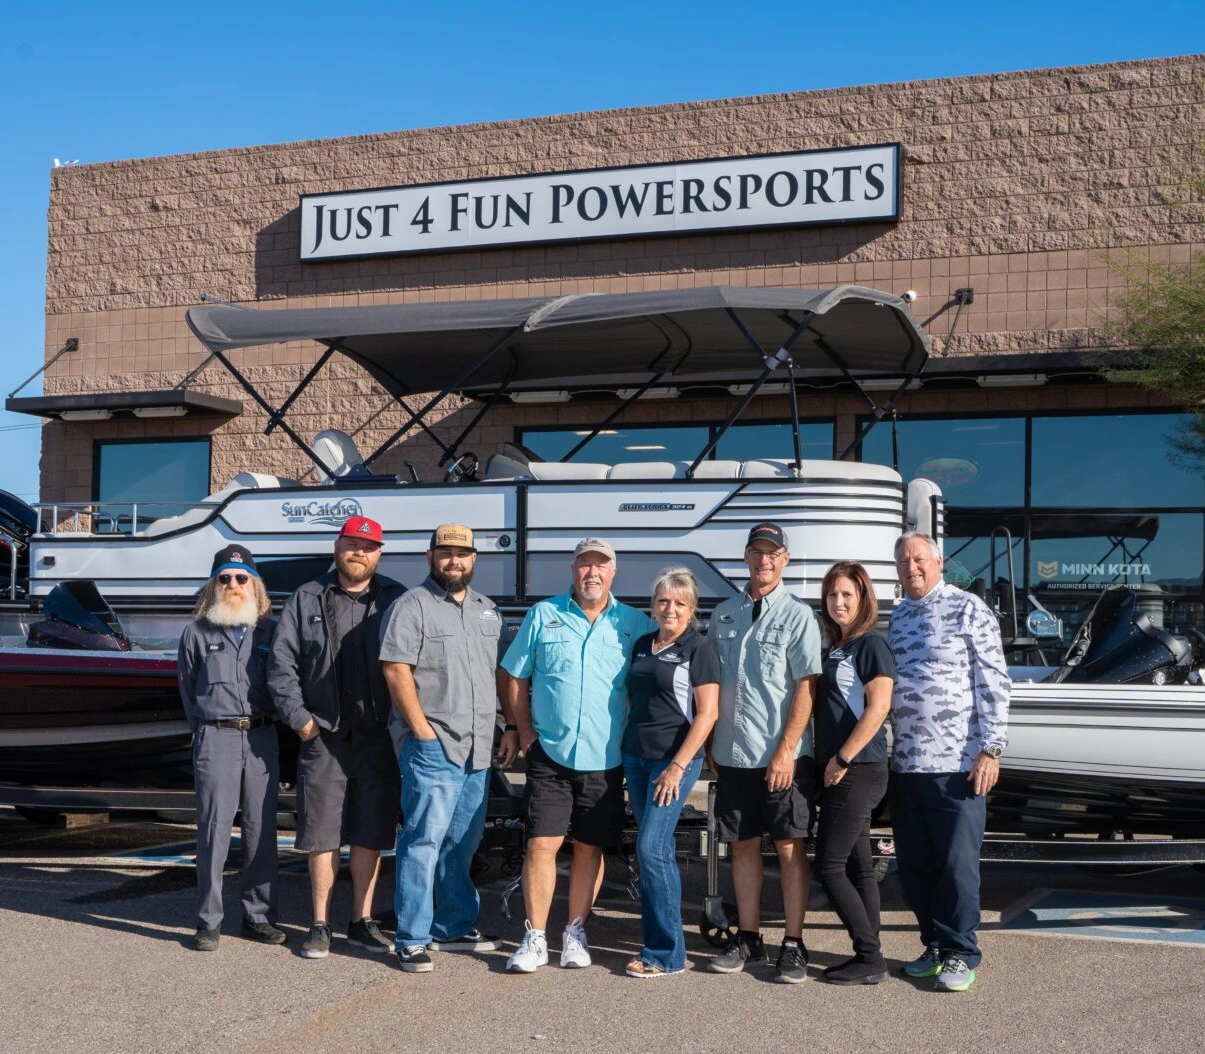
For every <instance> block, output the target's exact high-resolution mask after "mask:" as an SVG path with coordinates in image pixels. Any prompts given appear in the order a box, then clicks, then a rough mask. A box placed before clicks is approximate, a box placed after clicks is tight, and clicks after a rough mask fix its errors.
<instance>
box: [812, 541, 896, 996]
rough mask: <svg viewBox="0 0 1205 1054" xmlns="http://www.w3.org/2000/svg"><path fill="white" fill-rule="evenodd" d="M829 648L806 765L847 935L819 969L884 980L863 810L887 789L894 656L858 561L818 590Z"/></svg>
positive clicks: (832, 892) (830, 975)
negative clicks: (844, 953)
mask: <svg viewBox="0 0 1205 1054" xmlns="http://www.w3.org/2000/svg"><path fill="white" fill-rule="evenodd" d="M820 596H821V599H822V601H823V605H822V608H821V612H820V621H821V623H822V624H823V626H824V631H825V635H826V637H827V638H828V644H829V651H828V654H827V656H825V660H824V668H823V669H822V670H821V673H820V679H819V682H818V684H817V686H816V706H815V709H814V710H813V714H814V721H815V735H816V769H817V771H823V773H824V777H823V785H824V790H823V792H822V797H821V799H820V832H819V837H818V840H817V845H816V872H817V876H818V877H819V879H820V883H821V885H823V886H824V891H825V892H826V893H827V894H828V898H829V900H830V901H831V902H832V905H833V909H834V910H835V911H836V912H837V915H838V916H839V917H840V919H841V921H842V922H843V923H844V924H845V928H846V929H847V930H848V931H849V935H850V938H851V939H852V940H853V945H854V957H853V958H852V959H849V960H848V961H846V962H843V963H840V964H839V965H837V966H830V967H829V968H828V969H827V970H825V971H824V979H825V980H826V981H829V982H830V983H832V984H878V983H879V982H880V981H885V980H886V979H887V963H886V961H885V960H884V959H883V952H882V949H881V947H880V945H879V885H878V882H877V881H876V879H875V874H874V860H873V859H872V857H871V853H870V815H871V813H872V812H873V811H874V808H875V806H876V805H878V803H879V802H880V801H881V800H882V798H883V794H884V793H885V792H886V790H887V730H886V728H885V727H884V722H885V721H886V720H887V714H888V711H889V710H890V709H891V686H892V682H893V681H894V679H895V661H894V659H893V657H892V654H891V648H890V647H889V646H888V644H887V641H886V640H885V639H884V637H883V636H882V634H880V633H877V632H876V631H875V628H874V627H875V623H876V622H877V621H878V616H879V605H878V601H877V600H876V599H875V595H874V586H873V584H872V583H871V581H870V575H869V574H867V573H866V568H864V567H863V566H862V565H861V564H855V563H849V562H846V561H843V562H841V563H836V564H833V566H832V567H830V568H829V570H828V574H826V575H825V576H824V582H823V584H822V585H821V587H820Z"/></svg>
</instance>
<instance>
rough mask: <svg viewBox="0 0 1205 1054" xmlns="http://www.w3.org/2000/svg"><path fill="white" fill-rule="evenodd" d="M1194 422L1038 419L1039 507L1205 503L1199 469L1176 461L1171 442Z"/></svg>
mask: <svg viewBox="0 0 1205 1054" xmlns="http://www.w3.org/2000/svg"><path fill="white" fill-rule="evenodd" d="M1190 421H1191V417H1189V416H1188V415H1187V414H1100V415H1086V416H1082V417H1035V418H1034V419H1033V489H1032V495H1033V503H1034V505H1050V506H1076V507H1082V506H1090V505H1095V506H1109V507H1114V508H1118V507H1131V506H1132V507H1136V508H1142V507H1149V506H1168V505H1178V506H1181V507H1183V506H1185V505H1200V504H1202V502H1203V501H1205V477H1203V475H1202V472H1201V470H1200V467H1199V466H1190V465H1184V464H1182V463H1177V461H1176V459H1175V446H1174V442H1173V437H1174V436H1175V435H1176V433H1177V432H1178V431H1180V430H1183V429H1185V428H1186V427H1187V426H1188V423H1189V422H1190ZM1102 483H1106V486H1104V487H1102Z"/></svg>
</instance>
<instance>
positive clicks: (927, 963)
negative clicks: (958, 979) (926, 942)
mask: <svg viewBox="0 0 1205 1054" xmlns="http://www.w3.org/2000/svg"><path fill="white" fill-rule="evenodd" d="M941 963H942V957H941V952H939V951H938V950H937V949H936V948H926V949H925V953H924V955H922V956H921V957H920V958H919V959H913V960H912V962H910V963H904V973H905V975H906V976H908V977H936V976H937V975H938V974H939V973H941Z"/></svg>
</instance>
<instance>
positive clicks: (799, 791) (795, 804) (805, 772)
mask: <svg viewBox="0 0 1205 1054" xmlns="http://www.w3.org/2000/svg"><path fill="white" fill-rule="evenodd" d="M716 773H717V775H718V777H719V778H718V779H717V780H716V786H715V820H716V837H717V838H719V840H720V841H721V842H743V841H745V840H746V839H749V838H760V837H761V836H762V835H763V834H769V835H770V838H771V839H772V840H773V841H775V842H783V841H786V840H787V839H790V838H806V837H807V836H808V828H809V827H810V826H811V821H812V801H813V787H814V785H815V775H816V760H815V759H814V758H810V757H806V756H805V757H801V758H798V759H796V761H795V780H794V782H793V783H792V784H791V785H790V786H789V787H788V788H787V789H786V790H782V791H775V792H774V793H773V794H771V793H770V791H769V789H768V788H767V786H766V770H765V769H737V768H730V767H729V766H728V765H717V766H716Z"/></svg>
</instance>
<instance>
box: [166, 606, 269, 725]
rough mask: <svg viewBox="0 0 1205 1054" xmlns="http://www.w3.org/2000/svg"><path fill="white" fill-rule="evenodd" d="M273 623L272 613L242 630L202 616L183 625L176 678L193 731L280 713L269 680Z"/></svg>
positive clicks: (185, 712)
mask: <svg viewBox="0 0 1205 1054" xmlns="http://www.w3.org/2000/svg"><path fill="white" fill-rule="evenodd" d="M275 628H276V624H275V623H274V622H273V621H272V620H271V619H270V618H262V619H260V620H259V622H257V623H256V624H255V627H254V629H253V630H249V631H247V632H242V633H240V631H239V630H238V629H236V628H234V627H232V626H215V625H214V624H213V623H212V622H210V621H209V620H208V619H204V618H200V619H197V620H196V621H195V622H190V623H189V624H188V625H187V626H185V627H184V632H183V633H182V634H181V635H180V649H179V651H178V653H177V669H176V679H177V682H178V683H179V685H180V700H181V702H183V704H184V714H185V716H186V717H187V718H188V726H189V728H191V729H192V730H193V731H194V732H195V731H196V730H197V726H198V725H199V724H202V723H203V722H205V721H218V720H225V719H228V718H234V717H267V718H273V719H274V718H275V717H276V708H275V707H274V706H273V705H272V696H271V695H270V694H269V693H268V680H267V678H268V655H269V652H270V651H271V649H272V633H273V631H274V630H275ZM240 638H241V639H240Z"/></svg>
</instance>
